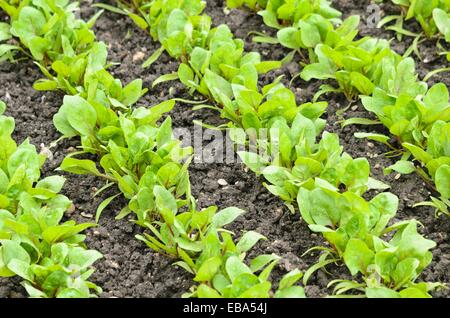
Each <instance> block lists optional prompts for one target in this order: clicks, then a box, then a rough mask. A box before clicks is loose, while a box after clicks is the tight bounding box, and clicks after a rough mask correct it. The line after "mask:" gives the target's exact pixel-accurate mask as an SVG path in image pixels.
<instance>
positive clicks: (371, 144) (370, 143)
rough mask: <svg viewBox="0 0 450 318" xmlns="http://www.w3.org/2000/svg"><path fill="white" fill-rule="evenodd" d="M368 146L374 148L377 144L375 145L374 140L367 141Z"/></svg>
mask: <svg viewBox="0 0 450 318" xmlns="http://www.w3.org/2000/svg"><path fill="white" fill-rule="evenodd" d="M367 147H369V148H373V147H375V145H374V144H373V143H372V142H368V143H367Z"/></svg>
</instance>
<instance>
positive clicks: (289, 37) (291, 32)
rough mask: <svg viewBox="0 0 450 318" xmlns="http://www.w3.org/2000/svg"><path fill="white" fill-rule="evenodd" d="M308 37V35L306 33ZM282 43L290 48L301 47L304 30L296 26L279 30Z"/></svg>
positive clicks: (278, 35) (278, 34) (278, 36)
mask: <svg viewBox="0 0 450 318" xmlns="http://www.w3.org/2000/svg"><path fill="white" fill-rule="evenodd" d="M305 37H306V35H305ZM277 38H278V40H279V41H280V43H281V45H283V46H285V47H287V48H289V49H294V50H297V49H300V48H301V46H302V32H301V31H300V30H299V29H297V28H294V27H287V28H283V29H281V30H280V31H278V32H277Z"/></svg>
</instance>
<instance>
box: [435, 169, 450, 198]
mask: <svg viewBox="0 0 450 318" xmlns="http://www.w3.org/2000/svg"><path fill="white" fill-rule="evenodd" d="M434 179H435V183H436V189H437V190H438V191H439V193H440V194H441V195H442V197H443V198H445V199H448V198H450V166H448V165H443V166H441V167H439V168H438V170H437V171H436V175H435V177H434Z"/></svg>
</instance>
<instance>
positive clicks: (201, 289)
mask: <svg viewBox="0 0 450 318" xmlns="http://www.w3.org/2000/svg"><path fill="white" fill-rule="evenodd" d="M197 296H198V298H222V297H221V296H220V294H219V293H218V292H217V291H216V290H214V289H213V288H211V287H209V286H207V285H205V284H201V285H200V286H198V288H197Z"/></svg>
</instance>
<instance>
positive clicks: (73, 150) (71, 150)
mask: <svg viewBox="0 0 450 318" xmlns="http://www.w3.org/2000/svg"><path fill="white" fill-rule="evenodd" d="M75 151H77V150H76V149H75V148H74V147H69V148H67V152H75Z"/></svg>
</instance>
